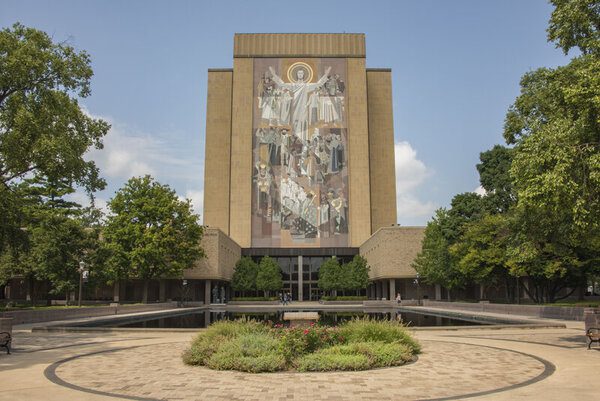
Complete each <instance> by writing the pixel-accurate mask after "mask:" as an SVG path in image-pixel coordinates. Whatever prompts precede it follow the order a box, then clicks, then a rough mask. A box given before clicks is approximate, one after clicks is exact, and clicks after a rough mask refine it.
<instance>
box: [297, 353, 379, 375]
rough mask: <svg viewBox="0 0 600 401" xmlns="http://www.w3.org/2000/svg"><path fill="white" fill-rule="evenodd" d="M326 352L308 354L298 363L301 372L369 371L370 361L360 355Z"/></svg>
mask: <svg viewBox="0 0 600 401" xmlns="http://www.w3.org/2000/svg"><path fill="white" fill-rule="evenodd" d="M324 351H325V350H321V351H317V352H315V353H313V354H306V355H304V356H302V357H300V358H298V359H297V361H296V368H297V369H298V370H299V371H300V372H326V371H332V370H365V369H369V360H368V359H367V357H366V356H364V355H360V354H331V353H325V352H324Z"/></svg>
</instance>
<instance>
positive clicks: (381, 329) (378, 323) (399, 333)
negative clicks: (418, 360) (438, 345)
mask: <svg viewBox="0 0 600 401" xmlns="http://www.w3.org/2000/svg"><path fill="white" fill-rule="evenodd" d="M339 330H340V334H341V335H342V336H343V337H344V338H346V339H347V340H348V342H350V343H352V342H373V341H379V342H384V343H394V342H398V343H401V344H405V345H407V346H408V347H409V348H410V349H411V350H412V352H414V353H417V354H418V353H419V352H421V345H420V344H419V343H418V342H417V341H416V340H415V339H414V338H412V336H411V335H410V334H409V333H408V331H407V329H406V327H405V326H402V325H401V324H400V323H398V322H395V321H393V320H370V319H354V320H350V321H348V322H346V323H345V324H343V325H341V326H340V327H339Z"/></svg>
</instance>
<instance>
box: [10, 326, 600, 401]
mask: <svg viewBox="0 0 600 401" xmlns="http://www.w3.org/2000/svg"><path fill="white" fill-rule="evenodd" d="M548 322H550V323H557V322H558V323H564V324H565V325H566V327H565V328H534V329H531V328H529V329H521V328H504V329H494V328H489V327H488V328H478V329H468V328H460V329H457V330H453V329H439V328H438V329H436V330H423V329H421V330H415V332H414V334H415V336H416V337H417V338H418V339H419V340H420V341H421V343H422V345H423V353H422V354H421V355H419V358H418V360H417V361H416V362H414V363H412V364H409V365H406V366H401V367H395V368H387V369H377V370H371V371H364V372H336V373H273V374H246V373H240V372H229V371H226V372H223V371H211V370H209V369H205V368H202V367H190V366H186V365H184V364H183V363H182V361H181V353H182V351H183V350H184V349H185V348H186V347H187V345H188V344H189V341H190V339H191V338H192V337H193V335H194V333H193V332H189V331H179V332H177V331H157V330H154V331H91V332H66V333H65V332H46V333H44V332H33V333H32V332H30V331H29V330H25V329H19V327H17V328H16V330H15V332H14V344H13V347H14V352H13V354H12V355H5V354H0V400H11V401H14V400H47V401H51V400H69V401H75V400H109V399H130V400H256V401H269V400H282V401H283V400H355V399H356V400H425V399H427V400H434V399H435V400H450V399H453V400H454V399H478V400H479V399H480V400H518V399H528V400H530V399H533V400H571V399H572V400H575V399H597V398H598V396H599V395H600V381H599V380H597V378H596V377H595V375H596V374H597V372H600V349H599V348H596V349H593V350H587V349H586V338H585V336H584V330H583V323H580V322H569V321H556V320H552V321H548Z"/></svg>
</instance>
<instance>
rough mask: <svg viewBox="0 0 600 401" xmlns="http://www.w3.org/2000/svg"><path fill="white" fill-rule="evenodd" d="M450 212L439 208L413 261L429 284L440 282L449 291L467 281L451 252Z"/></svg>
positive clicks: (416, 268)
mask: <svg viewBox="0 0 600 401" xmlns="http://www.w3.org/2000/svg"><path fill="white" fill-rule="evenodd" d="M449 220H450V217H449V213H448V211H447V210H445V209H438V210H437V211H436V215H435V217H434V218H433V219H432V220H431V221H430V222H429V223H427V227H426V228H425V236H424V238H423V243H422V249H421V252H419V254H418V255H417V257H416V258H415V260H414V262H413V265H412V266H413V267H414V269H415V270H416V271H417V272H418V273H419V274H420V275H421V277H423V279H424V280H425V282H427V283H429V284H439V285H442V286H444V287H446V288H447V289H448V290H449V291H452V290H454V289H457V288H462V287H464V285H465V284H466V282H467V278H466V277H465V275H464V274H463V273H462V272H461V271H460V270H459V269H458V268H457V266H456V263H455V261H454V260H453V258H452V255H451V254H450V250H449V247H450V242H449V239H448V232H450V231H451V230H450V229H449V228H448V225H449V224H448V221H449Z"/></svg>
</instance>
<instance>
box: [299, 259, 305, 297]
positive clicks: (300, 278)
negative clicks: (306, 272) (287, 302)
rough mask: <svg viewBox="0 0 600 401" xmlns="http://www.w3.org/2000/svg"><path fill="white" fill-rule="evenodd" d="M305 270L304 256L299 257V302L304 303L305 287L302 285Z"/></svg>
mask: <svg viewBox="0 0 600 401" xmlns="http://www.w3.org/2000/svg"><path fill="white" fill-rule="evenodd" d="M302 270H303V268H302V255H298V301H302V299H303V298H304V293H303V288H302V287H303V285H302V279H303V277H302V273H303V271H302Z"/></svg>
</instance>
